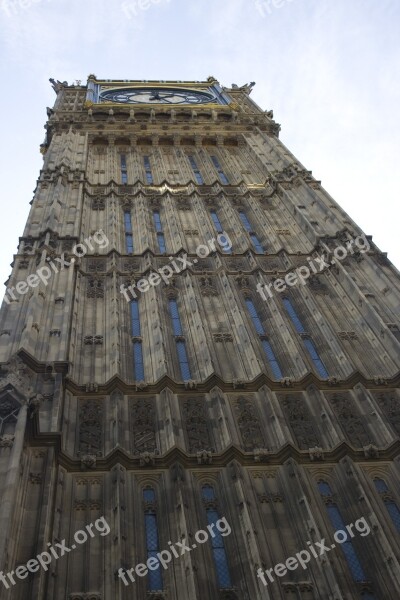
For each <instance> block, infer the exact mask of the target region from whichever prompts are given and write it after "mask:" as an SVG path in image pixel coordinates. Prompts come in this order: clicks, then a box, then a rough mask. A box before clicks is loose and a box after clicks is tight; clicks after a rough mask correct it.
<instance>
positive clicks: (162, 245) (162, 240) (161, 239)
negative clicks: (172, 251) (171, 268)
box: [157, 233, 167, 254]
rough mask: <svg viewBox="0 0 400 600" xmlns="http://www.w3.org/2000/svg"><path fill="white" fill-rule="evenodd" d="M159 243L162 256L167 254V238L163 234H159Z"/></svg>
mask: <svg viewBox="0 0 400 600" xmlns="http://www.w3.org/2000/svg"><path fill="white" fill-rule="evenodd" d="M157 241H158V249H159V250H160V252H161V254H165V253H166V251H167V247H166V245H165V237H164V234H163V233H157Z"/></svg>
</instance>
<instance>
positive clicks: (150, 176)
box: [143, 156, 153, 183]
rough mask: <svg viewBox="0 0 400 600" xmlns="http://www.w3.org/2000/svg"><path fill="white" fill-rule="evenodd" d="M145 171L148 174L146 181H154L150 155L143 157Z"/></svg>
mask: <svg viewBox="0 0 400 600" xmlns="http://www.w3.org/2000/svg"><path fill="white" fill-rule="evenodd" d="M143 164H144V171H145V174H146V182H147V183H153V174H152V172H151V165H150V159H149V157H148V156H144V157H143Z"/></svg>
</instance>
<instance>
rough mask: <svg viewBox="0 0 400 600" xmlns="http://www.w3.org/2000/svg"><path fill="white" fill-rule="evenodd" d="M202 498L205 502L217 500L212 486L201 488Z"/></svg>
mask: <svg viewBox="0 0 400 600" xmlns="http://www.w3.org/2000/svg"><path fill="white" fill-rule="evenodd" d="M201 497H202V498H203V500H215V492H214V488H213V487H211V485H203V487H202V488H201Z"/></svg>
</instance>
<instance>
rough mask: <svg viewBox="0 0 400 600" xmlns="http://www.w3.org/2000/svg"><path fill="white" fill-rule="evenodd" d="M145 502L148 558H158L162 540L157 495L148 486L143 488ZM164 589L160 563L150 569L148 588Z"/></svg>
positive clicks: (153, 589) (151, 589) (153, 590)
mask: <svg viewBox="0 0 400 600" xmlns="http://www.w3.org/2000/svg"><path fill="white" fill-rule="evenodd" d="M143 502H144V524H145V530H146V551H147V560H149V558H156V559H157V554H158V553H159V552H160V542H159V536H158V524H157V512H156V495H155V492H154V490H153V489H151V488H146V489H145V490H143ZM162 589H163V579H162V574H161V567H160V563H158V566H157V568H156V569H154V570H151V569H149V574H148V590H149V591H150V592H155V591H160V590H162Z"/></svg>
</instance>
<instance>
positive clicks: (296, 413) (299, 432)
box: [282, 394, 321, 450]
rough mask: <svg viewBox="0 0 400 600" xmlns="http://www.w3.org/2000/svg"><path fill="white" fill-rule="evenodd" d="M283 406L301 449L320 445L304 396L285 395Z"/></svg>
mask: <svg viewBox="0 0 400 600" xmlns="http://www.w3.org/2000/svg"><path fill="white" fill-rule="evenodd" d="M282 408H283V411H284V414H285V416H286V419H287V421H288V424H289V428H290V429H291V431H292V433H293V436H294V438H295V440H296V443H297V445H298V447H299V448H300V450H308V449H309V448H315V447H316V446H317V447H320V446H321V444H320V440H319V438H318V435H317V432H316V430H315V428H314V424H313V423H312V420H311V415H310V413H309V411H308V409H307V407H306V404H305V402H304V399H303V397H302V396H300V395H299V394H290V396H285V399H284V400H283V402H282Z"/></svg>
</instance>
